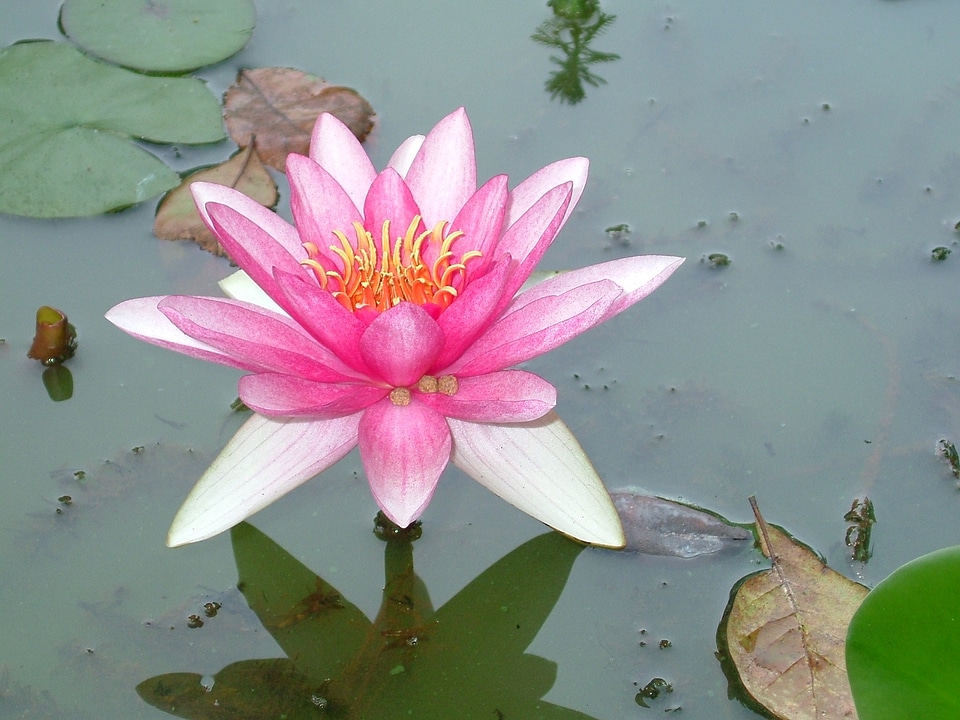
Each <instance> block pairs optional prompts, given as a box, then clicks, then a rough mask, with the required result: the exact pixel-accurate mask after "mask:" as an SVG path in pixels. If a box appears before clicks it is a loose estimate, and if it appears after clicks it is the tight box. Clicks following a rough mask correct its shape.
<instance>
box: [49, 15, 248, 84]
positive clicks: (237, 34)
mask: <svg viewBox="0 0 960 720" xmlns="http://www.w3.org/2000/svg"><path fill="white" fill-rule="evenodd" d="M255 19H256V18H255V14H254V9H253V2H252V0H203V2H197V1H196V0H66V2H65V3H64V4H63V8H62V10H61V12H60V25H61V27H62V28H63V31H64V32H65V33H66V35H67V37H69V38H70V39H71V40H73V42H75V43H77V45H79V46H80V47H82V48H83V49H84V50H86V51H87V52H89V53H92V54H93V55H97V56H98V57H102V58H104V59H105V60H109V61H110V62H114V63H117V64H118V65H123V66H124V67H129V68H135V69H137V70H145V71H147V72H158V73H183V72H188V71H190V70H195V69H196V68H198V67H203V66H204V65H212V64H213V63H216V62H220V61H221V60H224V59H226V58H228V57H230V56H231V55H233V54H234V53H235V52H237V51H239V50H240V49H241V48H242V47H243V46H244V45H246V44H247V41H248V40H249V39H250V35H251V34H253V26H254V22H255Z"/></svg>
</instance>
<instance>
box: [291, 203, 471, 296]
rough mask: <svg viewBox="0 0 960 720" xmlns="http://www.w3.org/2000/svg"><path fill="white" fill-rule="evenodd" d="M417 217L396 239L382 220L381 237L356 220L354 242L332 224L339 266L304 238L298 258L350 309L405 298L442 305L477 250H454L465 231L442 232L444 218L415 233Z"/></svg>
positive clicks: (454, 293)
mask: <svg viewBox="0 0 960 720" xmlns="http://www.w3.org/2000/svg"><path fill="white" fill-rule="evenodd" d="M420 219H421V218H420V216H419V215H417V216H416V217H414V218H413V220H412V221H411V223H410V226H409V227H408V228H407V231H406V233H405V234H403V235H402V236H400V237H397V238H395V239H391V238H390V221H389V220H385V221H384V223H383V227H382V228H381V232H380V241H379V243H378V242H377V241H376V240H374V238H373V235H371V234H370V233H369V232H367V230H366V228H364V227H363V225H362V224H361V223H359V222H355V223H354V224H353V230H354V233H355V234H356V242H355V243H351V242H350V240H348V239H347V236H346V235H345V234H344V233H342V232H340V231H339V230H334V231H333V232H334V234H335V235H336V236H337V239H338V240H339V241H340V244H339V245H331V246H330V251H331V252H332V253H334V254H335V255H337V256H339V257H340V259H341V260H342V262H343V270H342V271H341V270H336V269H332V270H330V269H327V268H326V267H325V266H324V261H326V262H327V263H329V262H330V261H329V257H325V256H324V255H323V254H322V253H321V252H320V249H319V248H318V247H317V246H316V245H315V244H314V243H311V242H305V243H303V247H304V249H305V250H306V251H307V259H306V260H302V261H301V262H300V264H301V265H303V266H305V267H308V268H310V269H311V270H313V272H314V274H315V275H316V277H317V282H319V283H320V287H322V288H323V289H324V290H327V291H329V292H330V293H331V294H332V295H333V296H334V297H335V298H336V299H337V300H338V301H339V302H340V304H341V305H343V306H344V307H345V308H347V310H350V311H351V312H354V311H356V310H360V309H362V308H372V309H374V310H376V311H378V312H383V311H384V310H388V309H390V308H391V307H393V306H394V305H396V304H397V303H400V302H403V301H409V302H413V303H416V304H417V305H427V304H434V305H437V306H438V307H439V308H440V309H441V310H445V309H446V308H447V307H448V306H449V305H450V303H451V302H453V300H454V298H456V297H457V294H458V293H459V292H460V291H461V290H462V289H463V287H464V285H465V284H466V281H467V263H468V262H469V261H470V260H473V259H475V258H478V257H480V255H481V253H480V251H479V250H470V251H468V252H465V253H463V254H462V255H459V256H458V255H457V254H456V253H455V252H454V251H453V245H454V243H455V242H456V241H457V240H458V239H459V238H462V237H463V233H462V232H461V231H459V230H457V231H456V232H452V233H449V234H445V230H446V227H447V225H448V223H447V222H445V221H441V222H438V223H437V224H436V225H435V226H434V227H433V229H432V230H426V231H424V232H421V233H419V234H418V233H417V229H418V228H419V227H420ZM429 258H433V259H432V260H430V259H429Z"/></svg>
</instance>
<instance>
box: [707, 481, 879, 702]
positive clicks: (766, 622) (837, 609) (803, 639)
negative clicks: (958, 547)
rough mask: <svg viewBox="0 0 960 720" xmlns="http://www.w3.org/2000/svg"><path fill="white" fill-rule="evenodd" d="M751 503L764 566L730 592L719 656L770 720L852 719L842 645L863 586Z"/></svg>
mask: <svg viewBox="0 0 960 720" xmlns="http://www.w3.org/2000/svg"><path fill="white" fill-rule="evenodd" d="M750 500H751V505H752V506H753V511H754V515H755V516H756V519H757V529H758V530H759V534H760V538H761V541H762V543H761V549H762V550H763V553H764V555H766V556H767V557H769V558H770V560H771V567H770V569H769V570H764V571H762V572H759V573H756V574H754V575H751V576H749V577H748V578H747V579H746V580H745V581H744V582H743V583H742V584H741V585H740V587H739V588H738V589H737V591H736V594H735V595H734V598H733V600H732V601H731V603H730V606H729V607H728V613H727V615H726V616H725V618H724V621H725V624H726V628H725V640H726V645H727V647H726V652H727V653H728V655H729V658H730V660H732V662H733V664H734V665H735V666H736V669H737V672H738V674H739V679H740V681H741V682H742V684H743V686H744V688H745V689H746V690H747V692H748V693H749V694H750V695H751V696H752V697H753V699H754V700H755V701H757V702H758V703H760V704H761V705H763V706H764V707H765V708H766V709H767V710H768V711H769V712H771V713H772V714H773V715H774V717H777V718H782V719H783V720H836V719H838V718H845V719H847V720H855V719H856V717H857V714H856V710H855V708H854V704H853V697H852V696H851V694H850V684H849V682H848V680H847V669H846V662H845V658H844V644H845V638H846V634H847V626H848V625H849V624H850V618H851V617H852V616H853V613H854V611H855V610H856V609H857V608H858V607H859V606H860V603H861V601H862V600H863V598H864V597H865V596H866V594H867V588H865V587H864V586H862V585H860V584H858V583H855V582H853V581H851V580H848V579H847V578H845V577H843V576H842V575H840V574H839V573H837V572H835V571H833V570H831V569H830V568H828V567H827V566H826V565H824V563H823V561H822V560H821V559H820V558H819V557H818V556H817V555H816V554H815V553H814V552H812V551H811V550H810V549H809V548H807V547H805V546H803V545H801V544H800V543H798V542H796V541H795V540H793V539H792V538H790V537H789V536H787V535H786V534H785V533H783V532H781V531H780V530H778V529H777V528H775V527H773V526H771V525H767V523H766V522H765V521H764V519H763V518H762V517H761V515H760V511H759V509H758V508H757V505H756V502H755V501H754V499H753V498H751V499H750Z"/></svg>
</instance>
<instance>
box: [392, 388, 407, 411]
mask: <svg viewBox="0 0 960 720" xmlns="http://www.w3.org/2000/svg"><path fill="white" fill-rule="evenodd" d="M411 399H412V395H410V391H409V390H408V389H407V388H405V387H398V388H394V389H393V390H391V391H390V402H392V403H393V404H394V405H397V406H399V407H406V406H407V405H409V404H410V400H411Z"/></svg>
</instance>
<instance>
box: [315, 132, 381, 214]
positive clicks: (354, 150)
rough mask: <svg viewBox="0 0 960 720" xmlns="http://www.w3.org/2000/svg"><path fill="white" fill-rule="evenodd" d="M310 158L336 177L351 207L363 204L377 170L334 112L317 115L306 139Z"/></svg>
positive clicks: (358, 142)
mask: <svg viewBox="0 0 960 720" xmlns="http://www.w3.org/2000/svg"><path fill="white" fill-rule="evenodd" d="M310 158H311V159H312V160H313V161H314V162H315V163H317V164H318V165H320V166H321V167H322V168H323V169H324V170H326V171H327V172H328V173H330V174H331V175H332V176H333V177H334V178H335V179H336V181H337V183H339V184H340V186H341V187H342V188H343V189H344V191H346V193H347V195H348V196H349V197H350V200H351V201H352V202H353V205H354V207H356V208H362V207H363V199H364V198H365V197H366V195H367V189H368V188H369V187H370V184H371V183H372V182H373V179H374V178H375V177H376V176H377V171H376V170H375V169H374V167H373V163H372V162H370V158H369V157H368V156H367V152H366V151H365V150H364V149H363V146H362V145H361V144H360V141H359V140H357V138H356V136H355V135H354V134H353V132H352V131H351V130H350V128H348V127H347V126H346V125H344V124H343V123H342V122H340V120H339V118H337V117H336V116H335V115H331V114H330V113H323V114H321V115H320V117H318V118H317V122H316V124H315V125H314V126H313V135H312V136H311V138H310Z"/></svg>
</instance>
